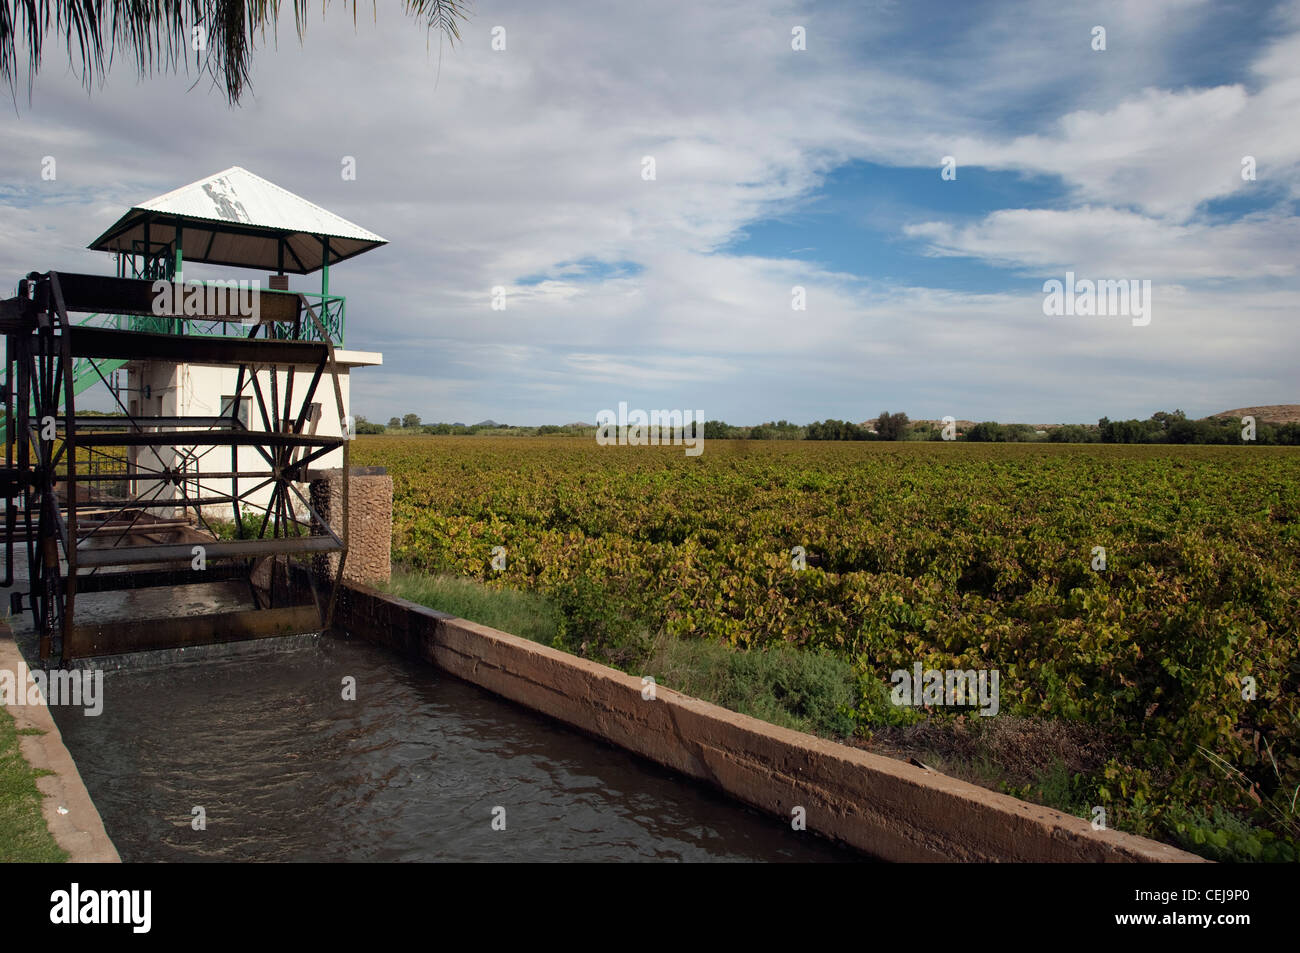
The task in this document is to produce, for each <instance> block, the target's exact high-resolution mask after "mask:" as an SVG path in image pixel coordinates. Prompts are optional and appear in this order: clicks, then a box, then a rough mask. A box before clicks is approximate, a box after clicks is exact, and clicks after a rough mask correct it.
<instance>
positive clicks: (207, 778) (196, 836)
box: [52, 635, 860, 861]
mask: <svg viewBox="0 0 1300 953" xmlns="http://www.w3.org/2000/svg"><path fill="white" fill-rule="evenodd" d="M345 679H354V680H355V700H347V699H345V698H344V694H345V686H346V684H347V683H346V682H345ZM103 694H104V707H103V712H102V714H100V715H99V716H97V717H86V716H85V715H83V714H82V713H81V710H80V709H76V708H54V709H52V710H53V711H54V713H55V718H56V720H57V722H58V724H59V728H60V730H61V731H62V733H63V737H64V741H65V743H66V744H67V747H68V749H69V750H70V751H71V752H72V756H73V758H74V759H75V760H76V762H77V767H78V769H79V770H80V772H81V776H82V778H83V779H84V781H85V784H86V787H87V788H88V789H89V791H90V794H91V797H92V798H94V801H95V804H96V806H97V807H98V808H99V811H100V814H101V815H102V816H103V819H104V824H105V826H106V827H107V829H108V833H109V836H110V837H112V839H113V842H114V843H115V844H116V845H117V848H118V851H119V852H120V853H121V855H122V859H123V860H126V861H184V860H232V861H233V860H256V861H437V860H446V861H561V860H567V861H628V860H684V861H685V860H689V861H713V860H731V861H745V860H750V861H759V860H765V861H852V860H858V859H860V858H859V856H858V855H856V854H854V853H852V852H850V851H847V850H843V849H840V848H837V847H835V846H832V845H830V844H828V843H826V842H824V841H821V840H819V839H818V838H817V837H816V836H815V835H814V834H811V833H808V832H796V831H793V830H791V829H790V824H789V822H788V821H783V820H782V819H781V818H779V817H768V816H764V815H760V814H758V813H757V812H754V811H751V810H749V809H747V808H745V807H743V806H741V805H739V804H737V803H736V802H734V801H732V800H730V799H728V798H725V797H723V796H722V795H720V794H718V793H716V792H714V791H713V790H711V789H709V788H706V787H704V786H702V785H698V784H696V783H694V782H689V781H686V780H683V779H682V778H680V777H678V776H676V775H674V774H672V773H670V772H668V771H666V770H662V769H659V768H657V767H656V766H654V765H651V764H649V763H648V762H645V761H642V760H641V759H638V758H636V757H634V756H632V755H630V754H628V753H626V752H624V751H622V750H620V749H617V748H614V747H612V746H609V745H605V744H603V743H601V742H598V741H594V740H592V739H590V738H587V737H586V736H584V735H581V734H578V733H577V732H574V731H571V730H569V729H567V728H565V727H563V726H562V725H560V724H558V723H556V722H553V721H551V720H549V719H547V718H544V717H542V716H540V715H537V714H535V713H533V712H531V711H528V710H527V709H524V708H521V707H519V706H516V705H513V704H511V703H509V702H505V701H503V700H501V699H498V698H496V697H494V696H492V695H490V694H488V693H486V692H483V691H481V690H480V689H478V688H476V687H474V686H472V685H468V684H466V683H463V682H460V681H457V680H455V679H452V678H450V677H448V676H445V675H443V674H441V673H439V672H438V671H437V670H436V669H434V668H432V667H431V666H428V665H423V664H417V663H413V662H407V661H405V660H403V659H401V658H399V657H397V656H396V655H394V654H392V653H390V652H388V651H387V650H384V649H381V648H378V647H376V646H372V645H370V644H368V643H366V642H363V641H361V640H358V639H349V638H345V637H340V636H332V635H324V636H304V637H297V638H293V639H286V640H270V641H267V642H259V643H249V644H248V645H247V646H244V647H239V648H236V647H224V648H223V647H215V648H211V649H205V650H202V651H199V652H194V651H190V652H186V653H167V654H158V655H154V656H139V657H136V658H132V659H129V660H128V661H126V662H125V663H123V666H122V667H120V668H116V669H113V670H108V671H106V672H105V674H104V683H103ZM196 809H202V815H201V816H202V818H204V819H205V821H206V829H203V830H195V829H194V827H195V818H196V816H198V815H196ZM501 809H504V810H501ZM494 821H495V828H499V827H501V826H502V822H504V828H505V829H504V830H500V829H495V828H494Z"/></svg>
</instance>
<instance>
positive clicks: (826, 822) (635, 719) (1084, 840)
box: [336, 585, 1204, 863]
mask: <svg viewBox="0 0 1300 953" xmlns="http://www.w3.org/2000/svg"><path fill="white" fill-rule="evenodd" d="M336 622H337V623H338V624H339V625H340V626H342V627H344V628H346V629H348V630H349V631H351V632H353V633H355V634H357V635H360V636H362V637H365V638H367V639H369V640H371V641H374V642H378V643H380V644H383V645H387V646H389V647H391V648H394V649H396V650H398V651H401V652H403V653H404V654H406V655H408V656H413V657H417V658H421V659H423V660H425V661H427V662H431V663H433V664H434V665H436V666H438V667H439V668H441V669H443V670H445V671H447V672H449V673H451V674H453V675H455V676H457V677H459V678H462V679H464V680H466V681H469V682H473V683H474V684H476V685H479V686H481V687H483V688H485V689H487V690H489V691H491V692H493V693H495V694H497V695H500V696H502V697H504V698H508V699H510V700H512V701H515V702H518V703H520V704H522V705H526V706H527V707H529V708H532V709H534V710H536V711H539V712H541V713H543V714H546V715H549V716H551V717H553V718H557V719H559V720H560V721H563V722H565V723H567V724H569V725H571V726H573V727H575V728H578V729H580V730H582V731H584V732H587V733H589V734H591V735H594V736H596V737H599V738H603V739H605V740H607V741H610V742H612V743H613V744H616V745H619V746H620V747H623V748H626V749H627V750H629V751H633V752H635V753H637V754H639V755H642V756H644V757H646V758H649V759H650V760H652V761H655V762H658V763H659V764H662V765H665V766H666V767H669V768H672V769H674V770H676V771H680V772H681V773H683V774H687V775H689V776H691V777H694V778H698V779H700V780H703V781H706V782H708V783H711V784H714V785H716V786H717V787H719V788H721V789H722V790H723V791H726V792H727V793H729V794H731V795H732V796H734V797H736V798H739V799H740V800H742V801H745V802H746V803H748V804H750V805H752V806H753V807H756V808H758V809H760V810H763V811H766V812H769V813H771V814H774V815H777V816H780V817H782V818H787V819H789V818H791V817H792V811H794V809H795V808H797V807H802V808H803V809H804V811H805V812H806V818H807V829H808V830H809V831H810V832H811V831H816V832H817V833H820V834H822V835H824V836H826V837H829V838H832V839H835V840H839V841H842V842H844V843H847V844H849V845H851V846H853V847H856V848H858V849H860V850H863V851H865V852H867V853H869V854H872V855H873V856H875V857H878V858H881V859H884V860H891V861H967V862H969V861H1021V862H1036V861H1058V862H1152V861H1166V862H1168V861H1174V862H1189V863H1195V862H1204V861H1203V858H1200V857H1198V856H1196V855H1194V854H1189V853H1186V852H1184V851H1181V850H1178V849H1176V848H1173V847H1169V846H1167V845H1165V844H1161V843H1158V842H1156V841H1152V840H1148V839H1146V838H1142V837H1136V836H1134V835H1131V834H1125V833H1121V832H1118V831H1109V830H1102V831H1097V830H1093V829H1092V825H1091V823H1090V822H1089V821H1087V820H1084V819H1082V818H1078V817H1072V816H1070V815H1068V814H1063V813H1061V812H1060V811H1056V810H1053V809H1051V808H1047V807H1040V806H1038V805H1035V804H1029V803H1027V802H1025V801H1020V800H1017V799H1016V798H1013V797H1009V796H1007V795H1004V794H998V793H996V792H993V791H989V790H987V789H985V788H981V787H978V786H976V785H973V784H969V783H967V782H964V781H958V780H956V779H954V778H949V777H946V776H945V775H942V774H938V773H935V772H933V771H927V770H926V769H924V768H921V767H917V766H914V765H911V764H908V763H906V762H903V761H897V760H894V759H892V758H886V757H883V756H881V755H876V754H871V753H869V752H866V751H861V750H858V749H856V748H850V747H847V746H845V745H840V744H836V743H834V742H831V741H826V740H823V739H821V738H817V737H814V736H812V735H807V734H803V733H801V732H797V731H791V730H788V729H785V728H779V727H776V726H775V725H770V724H768V723H766V722H763V721H759V720H758V719H756V718H751V717H749V716H746V715H740V714H737V713H735V712H732V711H728V710H727V709H724V708H720V707H718V706H716V705H712V704H709V703H707V702H702V701H700V700H698V699H695V698H691V697H689V696H686V695H682V694H681V693H679V692H675V691H673V690H672V689H670V688H666V687H664V686H662V685H659V686H654V689H655V690H654V698H653V700H647V699H646V698H645V697H644V695H645V694H648V691H647V690H648V688H649V686H648V685H644V684H643V682H642V679H640V678H637V677H635V676H632V675H625V674H623V673H622V672H619V671H616V670H615V669H612V668H608V667H606V666H604V665H599V664H597V663H595V662H591V661H588V660H585V659H580V658H577V657H575V656H572V655H569V654H567V653H565V652H561V651H558V650H556V649H552V648H549V647H547V646H544V645H539V644H538V643H535V642H530V641H528V640H526V639H522V638H518V637H516V636H513V635H509V634H507V633H505V632H500V631H498V630H496V629H492V628H489V627H487V626H483V625H478V624H476V623H473V622H467V621H465V620H463V619H456V618H453V617H451V616H448V615H446V614H444V613H440V612H435V611H433V610H430V609H426V608H424V607H422V606H418V605H416V604H414V603H411V602H407V601H405V600H403V599H397V598H395V597H392V596H388V595H386V594H383V593H380V592H377V591H375V590H372V589H368V588H366V587H363V586H357V585H348V586H346V587H345V588H344V589H343V591H341V592H340V594H339V613H338V616H337V617H336Z"/></svg>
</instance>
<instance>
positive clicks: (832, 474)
mask: <svg viewBox="0 0 1300 953" xmlns="http://www.w3.org/2000/svg"><path fill="white" fill-rule="evenodd" d="M1177 424H1178V420H1177V418H1176V417H1174V419H1172V420H1171V421H1170V423H1169V425H1170V426H1171V427H1172V426H1177ZM593 450H594V445H593V442H592V441H590V440H567V439H564V438H560V437H548V438H543V439H530V438H522V439H514V440H493V439H491V438H487V437H483V438H479V439H476V440H473V441H463V440H445V439H438V438H418V437H417V438H398V437H371V438H367V439H366V440H365V441H363V442H361V443H359V444H358V445H357V447H356V450H355V451H354V459H355V461H356V462H357V463H358V464H366V463H375V464H383V465H386V466H387V467H388V470H389V473H390V474H392V476H393V480H394V540H393V545H394V554H395V556H396V557H397V558H398V559H399V560H400V561H404V562H406V563H408V564H410V565H412V566H413V567H414V568H416V569H418V570H419V571H422V572H441V573H448V574H453V575H463V576H469V577H474V578H478V579H482V580H485V581H489V582H491V583H492V584H493V585H496V584H501V585H510V586H512V587H515V588H519V589H527V590H532V591H535V592H539V593H543V594H554V595H555V596H556V598H557V599H558V600H559V602H561V603H562V604H563V612H562V615H563V617H564V632H563V636H562V640H563V643H564V646H565V647H572V648H573V649H574V650H582V651H585V652H586V653H587V654H589V655H591V656H592V657H605V658H614V657H618V658H622V659H624V660H625V662H626V663H627V664H629V665H631V664H632V663H631V662H630V661H627V660H635V659H638V658H642V657H644V656H643V654H642V653H644V652H645V651H646V646H647V645H648V644H651V643H652V641H653V640H652V638H651V636H650V634H649V633H651V632H659V631H662V632H663V633H664V634H665V635H666V636H668V637H673V638H675V639H676V640H677V641H679V642H682V643H687V644H692V643H696V642H701V641H705V642H712V643H717V644H720V645H731V646H736V647H738V648H746V649H754V648H757V649H768V650H771V649H772V648H774V647H800V648H810V649H815V650H824V651H825V652H828V653H830V654H831V655H833V656H834V657H835V658H837V659H839V660H840V661H842V662H844V663H845V664H848V665H850V666H852V667H853V669H854V671H855V673H856V675H857V676H858V678H859V679H860V682H861V686H862V687H860V689H859V691H858V701H857V702H856V709H855V712H856V713H855V717H856V718H857V720H858V723H859V725H863V726H869V725H873V724H886V723H889V719H891V718H910V717H915V716H916V712H915V711H913V710H910V709H909V710H899V709H894V708H892V706H889V707H885V706H886V705H887V704H888V703H887V701H886V702H885V703H883V704H882V702H881V700H880V699H881V692H880V689H881V687H882V686H884V685H886V684H887V682H888V677H889V673H890V672H891V671H892V670H894V669H896V668H909V667H910V666H911V665H912V664H913V663H914V662H918V661H919V662H922V663H923V664H924V665H925V667H927V668H938V669H948V668H959V669H970V668H974V669H998V670H999V671H1000V672H1001V711H1002V712H1003V713H1007V714H1014V715H1020V716H1025V717H1031V718H1039V719H1055V720H1061V721H1073V722H1079V723H1082V724H1086V725H1089V726H1093V727H1094V728H1095V729H1096V730H1098V731H1101V732H1104V733H1106V734H1107V735H1108V736H1110V737H1113V739H1114V743H1113V746H1112V748H1111V749H1110V750H1111V753H1112V754H1113V757H1112V758H1111V760H1110V761H1109V763H1107V764H1106V765H1105V766H1104V767H1103V768H1098V769H1097V770H1096V771H1095V772H1094V773H1092V774H1089V775H1088V776H1087V777H1086V778H1083V779H1082V780H1081V781H1080V782H1079V783H1080V784H1084V785H1092V786H1093V790H1094V791H1095V793H1096V796H1097V798H1098V800H1096V801H1094V802H1093V803H1096V804H1103V805H1106V806H1107V810H1108V814H1109V815H1110V816H1112V817H1116V818H1119V820H1117V821H1116V822H1115V823H1116V824H1119V825H1127V826H1126V828H1125V829H1130V830H1135V831H1137V832H1139V833H1150V834H1154V835H1157V836H1167V837H1172V836H1173V834H1174V831H1175V828H1174V827H1172V826H1171V825H1172V824H1173V820H1172V819H1173V818H1174V817H1175V813H1174V812H1175V810H1176V809H1178V808H1180V807H1181V808H1184V809H1187V810H1193V809H1200V810H1204V811H1207V812H1212V807H1213V806H1214V805H1221V806H1223V807H1224V809H1225V810H1227V811H1229V812H1230V813H1232V814H1233V815H1235V816H1237V817H1240V818H1243V819H1244V820H1243V823H1248V824H1249V825H1251V826H1253V827H1254V828H1259V829H1260V830H1266V831H1269V832H1271V833H1272V834H1273V835H1274V837H1275V839H1276V841H1277V842H1278V843H1283V842H1285V843H1287V844H1289V845H1290V846H1291V847H1293V848H1294V846H1295V845H1296V843H1297V839H1296V837H1295V835H1294V833H1293V830H1292V828H1291V827H1290V826H1289V822H1288V821H1287V818H1286V816H1285V814H1284V813H1283V814H1279V813H1278V810H1264V809H1262V808H1261V804H1262V805H1273V806H1274V808H1277V809H1280V808H1281V807H1282V806H1283V805H1286V804H1288V803H1289V802H1290V801H1291V799H1292V795H1293V793H1294V792H1295V791H1296V790H1297V788H1298V787H1300V724H1297V720H1296V714H1295V710H1294V702H1293V701H1292V700H1293V699H1294V698H1296V697H1297V693H1298V692H1300V640H1298V639H1297V637H1296V618H1297V615H1298V614H1300V613H1298V611H1297V610H1300V466H1298V464H1300V457H1297V455H1296V453H1297V452H1296V451H1295V450H1293V449H1290V448H1287V447H1267V446H1265V447H1259V446H1247V447H1243V446H1222V447H1214V446H1207V447H1185V446H1172V445H1170V446H1163V447H1153V446H1137V447H1126V446H1104V445H1099V444H1093V445H1086V446H1075V445H1068V444H1041V445H1037V446H1021V445H1016V444H1006V443H989V444H979V443H970V444H965V443H962V444H955V445H951V444H940V443H935V442H903V443H862V442H824V443H821V444H816V445H810V444H807V443H802V442H796V441H782V440H770V441H761V442H760V441H743V442H741V441H738V442H727V443H720V444H716V445H711V446H710V445H706V450H705V453H704V454H703V455H702V456H700V457H695V458H691V457H686V456H685V455H684V454H683V453H682V452H681V448H680V447H662V448H657V447H647V448H627V449H626V450H624V451H621V452H619V453H596V452H593ZM1243 487H1248V488H1250V491H1249V492H1244V491H1243V489H1242V488H1243ZM495 545H504V546H506V547H507V548H508V551H509V553H510V560H509V564H508V566H509V568H508V569H507V570H506V571H505V572H504V573H495V572H494V571H493V570H491V569H490V568H489V565H488V559H489V553H490V550H491V547H492V546H495ZM796 545H797V546H801V547H803V548H804V550H805V552H806V568H804V569H802V570H800V569H797V568H795V566H794V564H793V562H792V558H791V549H792V547H794V546H796ZM1096 546H1104V547H1105V549H1106V552H1107V568H1106V569H1105V570H1104V571H1094V570H1093V569H1092V568H1091V560H1092V550H1093V548H1094V547H1096ZM579 579H582V580H585V581H578V580H579ZM584 643H585V644H586V649H585V650H583V649H582V646H583V644H584ZM1247 674H1248V675H1251V676H1252V677H1253V678H1255V679H1256V681H1257V684H1258V693H1259V694H1258V697H1257V698H1255V699H1253V700H1248V699H1246V698H1244V697H1243V682H1242V676H1243V675H1247ZM873 686H874V688H873ZM1203 752H1209V753H1210V754H1211V755H1213V757H1209V756H1207V755H1206V754H1204V753H1203ZM1215 759H1218V760H1215ZM1225 765H1228V766H1231V768H1232V769H1233V770H1227V769H1226V768H1225V767H1224V766H1225ZM1234 771H1235V773H1234ZM1048 787H1050V785H1048ZM1261 849H1263V848H1261ZM1279 849H1280V848H1279Z"/></svg>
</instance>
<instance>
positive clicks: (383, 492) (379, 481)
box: [311, 467, 393, 585]
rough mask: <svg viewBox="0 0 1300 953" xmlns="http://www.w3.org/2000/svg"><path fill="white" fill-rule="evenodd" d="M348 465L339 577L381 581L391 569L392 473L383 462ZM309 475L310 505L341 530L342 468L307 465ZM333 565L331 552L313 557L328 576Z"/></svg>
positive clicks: (334, 555)
mask: <svg viewBox="0 0 1300 953" xmlns="http://www.w3.org/2000/svg"><path fill="white" fill-rule="evenodd" d="M351 471H352V472H351V476H350V477H349V479H348V508H349V509H350V510H351V517H350V519H349V520H348V530H349V536H348V559H347V562H346V563H345V564H344V567H343V578H344V579H347V580H349V581H350V582H359V583H363V584H366V585H374V584H376V583H386V582H388V580H389V577H390V576H391V574H392V548H393V478H392V477H391V476H389V475H388V470H387V469H386V468H385V467H352V468H351ZM311 476H312V479H311V505H312V506H313V507H314V508H315V510H316V512H317V513H319V514H320V515H321V517H322V519H324V520H325V521H326V522H327V523H328V524H329V526H330V528H331V529H333V530H334V532H336V533H338V534H339V535H342V528H343V520H342V514H341V513H340V512H339V511H340V510H341V509H342V507H343V475H342V469H341V468H337V467H336V468H334V469H331V470H313V471H312V472H311ZM338 565H339V557H338V554H337V553H323V554H321V555H319V556H317V557H316V559H315V560H314V566H315V569H316V571H317V572H318V573H322V574H328V575H329V577H330V578H331V579H332V578H333V577H334V574H335V573H336V572H338Z"/></svg>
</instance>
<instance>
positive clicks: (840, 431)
mask: <svg viewBox="0 0 1300 953" xmlns="http://www.w3.org/2000/svg"><path fill="white" fill-rule="evenodd" d="M807 434H808V439H809V440H872V439H874V436H873V435H872V433H871V432H870V431H869V430H867V429H866V428H865V427H859V426H858V425H857V424H854V423H849V421H847V420H833V419H828V420H817V421H814V422H812V423H810V424H809V425H808V429H807Z"/></svg>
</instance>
